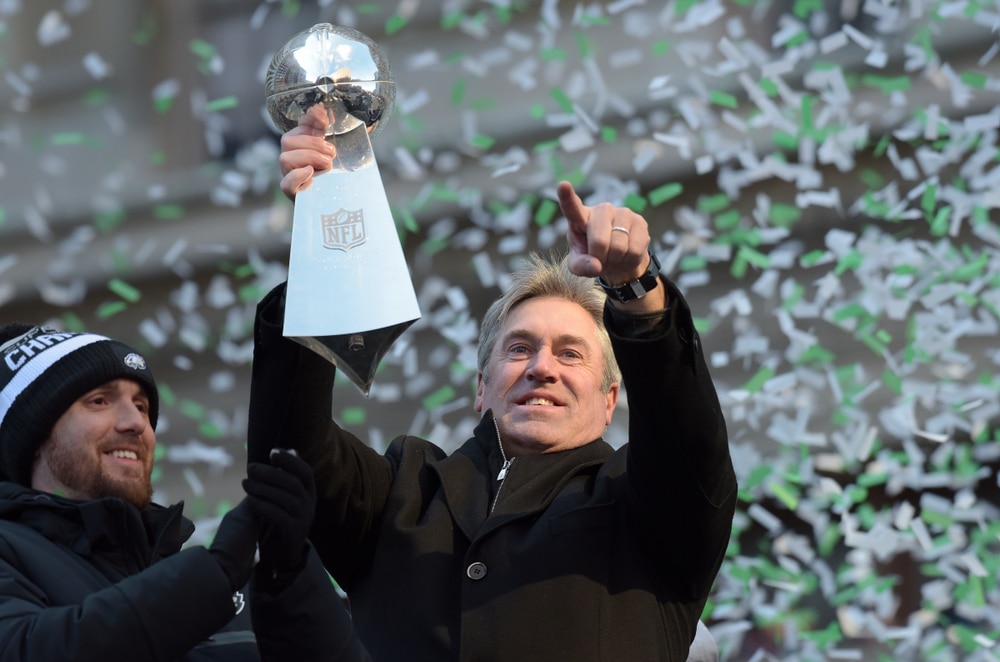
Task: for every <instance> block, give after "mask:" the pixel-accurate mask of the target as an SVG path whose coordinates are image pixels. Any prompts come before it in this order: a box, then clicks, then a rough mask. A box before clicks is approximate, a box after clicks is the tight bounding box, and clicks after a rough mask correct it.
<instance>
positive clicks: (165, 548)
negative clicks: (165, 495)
mask: <svg viewBox="0 0 1000 662" xmlns="http://www.w3.org/2000/svg"><path fill="white" fill-rule="evenodd" d="M193 531H194V526H193V524H192V523H191V522H190V521H189V520H187V519H186V518H184V517H183V515H182V505H180V504H178V505H175V506H171V507H169V508H163V507H159V506H156V505H153V506H150V507H149V508H147V509H146V510H144V511H139V510H138V509H136V508H134V507H133V506H131V505H129V504H128V503H126V502H125V501H122V500H121V499H115V498H105V499H95V500H91V501H76V500H70V499H63V498H60V497H57V496H54V495H51V494H46V493H43V492H38V491H35V490H31V489H28V488H25V487H22V486H20V485H16V484H14V483H9V482H0V660H4V661H7V660H10V661H12V662H13V661H15V660H16V661H17V662H32V661H36V660H37V661H38V662H52V661H53V660H59V661H60V662H64V661H69V660H73V661H78V662H83V661H86V660H93V661H94V662H108V661H112V662H132V661H134V660H185V661H187V662H201V661H206V662H207V661H209V660H234V661H235V660H240V661H244V660H246V661H255V660H262V659H263V660H290V659H295V660H330V659H345V660H352V661H353V660H360V659H363V657H364V655H363V652H362V651H361V650H360V645H359V644H358V643H357V641H356V639H355V638H354V634H353V632H352V630H351V629H350V628H351V624H350V622H349V620H348V616H347V614H346V612H345V611H344V610H343V608H342V605H340V604H339V596H337V594H336V591H335V590H334V589H333V587H332V586H331V584H330V582H329V579H328V578H327V577H326V575H325V573H324V571H323V568H322V567H321V565H320V563H319V560H318V558H316V555H315V554H314V553H311V554H310V560H309V562H308V565H307V568H306V570H304V571H303V572H302V573H300V575H299V577H298V578H297V579H296V580H295V581H293V583H292V584H291V585H290V586H289V587H287V588H286V589H285V590H283V591H282V592H281V593H280V595H270V594H267V593H266V592H259V593H257V594H255V595H254V597H253V599H249V598H248V597H247V595H246V594H247V593H248V592H249V588H248V589H247V590H244V591H241V592H238V593H237V594H236V595H235V596H234V595H233V593H232V591H231V589H230V588H229V582H228V580H227V579H226V577H225V575H224V574H223V572H222V570H220V568H219V565H218V563H217V562H216V561H215V560H214V559H213V558H212V557H211V556H210V554H209V553H208V551H207V550H206V549H205V548H204V547H200V546H197V547H191V548H189V549H185V550H183V551H180V550H181V545H182V544H183V543H184V542H185V541H186V540H187V539H188V538H189V537H190V536H191V534H192V533H193ZM253 583H254V582H251V586H252V585H253ZM251 608H252V609H253V611H252V612H251ZM237 612H238V613H237ZM234 614H235V615H234ZM323 614H329V617H328V618H326V617H324V616H322V615H323ZM254 628H256V631H257V634H256V637H255V636H254V633H253V629H254ZM352 646H353V648H351V647H352ZM345 649H346V650H345ZM338 651H339V652H341V653H345V655H346V656H345V657H337V655H338Z"/></svg>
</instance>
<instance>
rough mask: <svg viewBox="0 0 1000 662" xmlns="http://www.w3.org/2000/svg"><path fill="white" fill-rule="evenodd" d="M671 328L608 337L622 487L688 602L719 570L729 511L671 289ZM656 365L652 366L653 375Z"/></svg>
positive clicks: (707, 404)
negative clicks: (618, 412)
mask: <svg viewBox="0 0 1000 662" xmlns="http://www.w3.org/2000/svg"><path fill="white" fill-rule="evenodd" d="M661 282H662V283H663V284H664V285H665V286H666V287H667V288H668V290H669V297H670V301H671V302H672V303H671V307H670V310H669V313H668V314H669V315H670V316H671V318H672V319H671V323H670V324H667V325H666V326H665V329H664V330H662V331H661V332H660V333H657V334H654V335H653V336H652V337H643V338H626V337H622V336H616V335H615V333H614V329H613V327H614V320H611V319H610V317H609V316H608V315H607V314H606V319H607V321H608V326H609V330H610V331H611V333H612V341H613V346H614V348H615V356H616V358H617V360H618V364H619V366H620V368H621V371H622V379H623V382H624V385H625V391H626V393H627V395H628V417H629V444H628V463H627V475H628V488H629V507H630V509H632V511H633V512H634V514H635V518H634V520H633V521H636V522H641V523H642V524H641V525H640V526H639V527H638V528H639V535H640V537H641V540H642V542H643V545H644V547H645V549H646V551H647V553H648V554H650V555H652V557H653V558H656V559H658V560H659V561H662V562H661V563H658V564H657V565H659V567H663V568H670V572H669V575H667V576H665V581H667V582H669V583H670V587H671V589H672V590H674V591H679V592H680V594H681V595H682V596H687V597H688V598H690V599H701V598H704V597H705V596H707V595H708V593H709V591H710V590H711V587H712V583H713V581H714V580H715V576H716V574H717V573H718V571H719V568H720V567H721V565H722V560H723V558H724V556H725V551H726V548H727V545H728V541H729V535H730V532H731V529H732V520H733V514H734V512H735V506H736V477H735V473H734V471H733V465H732V459H731V457H730V454H729V440H728V436H727V433H726V422H725V419H724V418H723V415H722V410H721V407H720V405H719V399H718V396H717V394H716V391H715V386H714V384H713V382H712V378H711V376H710V375H709V372H708V366H707V364H706V362H705V356H704V354H703V353H702V346H701V339H700V338H699V336H698V332H697V331H696V330H695V328H694V322H693V320H692V317H691V310H690V308H689V307H688V304H687V302H686V301H685V300H684V298H683V296H681V293H680V291H679V290H678V289H677V287H676V286H675V285H673V283H670V282H669V281H667V280H662V281H661ZM654 366H655V369H654Z"/></svg>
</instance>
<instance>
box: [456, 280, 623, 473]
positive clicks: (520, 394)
mask: <svg viewBox="0 0 1000 662" xmlns="http://www.w3.org/2000/svg"><path fill="white" fill-rule="evenodd" d="M603 370H604V354H603V352H602V351H601V346H600V343H599V340H598V335H597V323H596V322H595V321H594V319H593V318H592V317H591V316H590V315H589V314H588V313H587V311H586V310H584V309H583V308H582V307H580V306H579V305H578V304H575V303H573V302H571V301H568V300H566V299H562V298H558V297H537V298H533V299H528V300H527V301H524V302H523V303H520V304H518V305H517V306H516V307H515V308H514V309H513V310H512V311H511V313H510V315H509V316H508V317H507V320H506V321H505V322H504V325H503V327H502V328H501V330H500V335H499V338H498V339H497V344H496V347H494V348H493V354H492V356H491V357H490V362H489V370H488V374H489V380H488V381H484V380H483V377H482V374H480V375H479V383H478V386H477V389H476V411H479V412H482V411H485V410H487V409H492V410H493V414H494V416H495V417H496V420H497V425H498V427H499V428H500V438H501V439H502V440H503V443H504V447H505V451H506V452H508V454H512V455H515V456H516V455H524V454H536V453H546V452H552V451H559V450H567V449H569V448H575V447H577V446H582V445H584V444H587V443H589V442H591V441H593V440H594V439H597V438H598V437H600V436H601V435H602V434H603V433H604V428H605V427H606V426H607V425H608V424H609V423H610V422H611V413H612V411H613V410H614V408H615V404H616V403H617V402H618V384H617V383H616V384H613V385H612V387H611V388H610V389H609V390H608V392H606V393H605V392H602V391H601V382H602V380H603Z"/></svg>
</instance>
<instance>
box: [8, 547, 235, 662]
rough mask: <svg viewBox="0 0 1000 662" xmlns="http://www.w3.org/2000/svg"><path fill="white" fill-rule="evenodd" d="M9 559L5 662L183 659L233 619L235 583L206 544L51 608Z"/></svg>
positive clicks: (39, 590)
mask: <svg viewBox="0 0 1000 662" xmlns="http://www.w3.org/2000/svg"><path fill="white" fill-rule="evenodd" d="M2 556H3V559H4V560H2V561H0V660H2V661H3V662H8V661H9V662H51V660H73V661H74V662H91V661H93V662H106V661H107V660H176V659H177V658H179V657H181V656H183V655H184V654H185V653H187V652H188V651H189V650H190V649H192V648H194V647H195V646H197V645H198V644H199V643H200V642H202V641H205V640H206V639H208V638H209V637H211V636H212V635H213V634H214V633H215V632H216V631H218V630H219V629H220V628H222V627H223V626H224V625H225V624H226V623H228V622H229V621H230V620H232V618H233V614H234V610H233V597H232V591H231V590H230V588H229V582H228V580H227V579H226V578H225V576H224V574H223V573H222V571H221V570H220V569H219V566H218V564H217V563H216V562H215V561H214V560H213V559H212V558H211V557H210V556H209V554H208V552H207V551H206V550H205V549H204V548H203V547H193V548H190V549H187V550H184V551H181V552H179V553H177V554H174V555H173V556H170V557H168V558H166V559H164V560H162V561H159V562H157V563H156V564H154V565H152V566H150V567H149V568H147V569H146V570H144V571H142V572H140V573H138V574H136V575H132V576H130V577H127V578H125V579H123V580H121V581H120V582H118V583H116V584H113V585H111V586H109V587H107V588H104V589H102V590H99V591H96V592H94V593H91V594H90V595H88V596H86V597H85V598H84V599H83V600H82V601H81V602H80V603H79V604H75V605H68V606H51V605H50V603H49V600H48V599H47V597H46V596H45V595H43V594H42V590H41V589H40V588H39V587H38V586H37V585H35V584H34V583H33V582H32V581H31V580H30V579H29V578H28V577H26V576H25V575H24V574H23V573H22V572H20V571H19V570H18V569H17V568H16V567H15V565H16V564H15V563H12V562H11V560H10V557H9V556H8V554H6V553H3V554H2ZM66 570H67V569H66V568H63V569H57V568H53V569H52V572H60V571H66Z"/></svg>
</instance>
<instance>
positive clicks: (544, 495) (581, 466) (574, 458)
mask: <svg viewBox="0 0 1000 662" xmlns="http://www.w3.org/2000/svg"><path fill="white" fill-rule="evenodd" d="M613 453H614V449H612V448H611V446H610V445H608V443H607V442H605V441H604V440H603V439H595V440H594V441H592V442H590V443H589V444H585V445H583V446H580V447H578V448H573V449H570V450H566V451H560V452H557V453H544V454H541V455H522V456H519V457H516V458H508V459H513V463H512V464H511V466H510V469H509V471H508V472H507V476H506V478H505V479H504V481H503V493H502V494H501V495H500V498H499V500H498V501H497V504H496V506H495V507H494V508H493V510H492V512H491V511H490V508H491V505H492V502H493V499H494V497H495V496H496V493H497V490H498V489H499V488H500V484H501V481H499V480H497V474H498V473H499V471H500V467H501V466H503V456H502V455H501V453H500V441H499V438H498V436H497V428H496V423H495V422H494V418H493V412H492V411H487V412H486V413H485V414H483V417H482V419H481V420H480V421H479V424H478V425H477V426H476V429H475V431H474V433H473V437H472V438H471V439H469V440H468V441H466V442H465V443H464V444H463V445H462V446H461V447H460V448H459V449H458V450H456V451H455V452H454V453H452V454H451V455H449V456H448V457H446V458H444V459H443V460H440V461H438V462H436V463H434V465H433V467H434V469H435V471H436V472H437V474H438V477H439V479H440V481H441V485H442V488H443V490H444V493H445V499H446V501H447V504H448V508H449V510H450V511H451V514H452V517H453V518H454V519H455V521H456V522H457V523H458V526H459V528H461V529H462V532H463V533H464V534H465V535H466V537H467V538H468V539H469V540H473V539H475V538H476V537H477V536H479V535H483V534H484V533H486V532H488V531H490V530H492V529H494V528H495V527H496V526H500V525H502V524H504V523H506V522H509V521H510V520H512V519H517V518H520V517H525V516H529V515H533V514H535V513H537V512H539V511H541V510H544V509H545V508H546V507H547V506H548V505H549V504H550V503H551V502H552V500H553V499H554V498H555V497H556V495H557V494H558V493H559V491H560V490H561V489H562V487H563V486H564V485H565V484H566V483H567V482H569V481H570V480H571V479H572V478H573V477H575V476H576V475H578V474H580V473H583V472H587V471H590V472H596V470H597V468H598V467H599V466H600V465H601V464H602V463H603V462H604V461H605V460H606V459H607V458H608V457H610V456H611V455H612V454H613ZM487 520H489V521H487Z"/></svg>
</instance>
